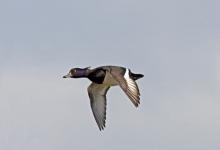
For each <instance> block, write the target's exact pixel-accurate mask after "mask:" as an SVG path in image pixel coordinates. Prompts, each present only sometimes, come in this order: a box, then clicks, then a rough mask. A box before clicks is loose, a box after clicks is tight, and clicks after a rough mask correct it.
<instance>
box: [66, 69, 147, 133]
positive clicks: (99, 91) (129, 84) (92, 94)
mask: <svg viewBox="0 0 220 150" xmlns="http://www.w3.org/2000/svg"><path fill="white" fill-rule="evenodd" d="M142 77H144V75H143V74H136V73H133V72H131V70H130V69H128V68H125V67H121V66H110V65H108V66H100V67H97V68H94V69H91V67H86V68H72V69H70V71H69V72H68V74H67V75H65V76H63V78H88V79H89V80H90V81H91V82H92V83H91V84H90V85H89V86H88V88H87V91H88V96H89V99H90V105H91V109H92V112H93V116H94V118H95V121H96V123H97V125H98V128H99V130H100V131H101V130H104V128H105V126H106V94H107V92H108V90H109V89H110V87H112V86H120V88H121V89H122V90H123V91H124V93H125V94H126V95H127V97H128V98H129V99H130V100H131V102H132V103H133V104H134V106H135V107H138V105H139V104H140V92H139V88H138V85H137V83H136V80H138V79H140V78H142Z"/></svg>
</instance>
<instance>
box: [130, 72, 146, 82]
mask: <svg viewBox="0 0 220 150" xmlns="http://www.w3.org/2000/svg"><path fill="white" fill-rule="evenodd" d="M143 77H144V75H143V74H134V73H132V72H131V78H132V79H133V80H137V79H140V78H143Z"/></svg>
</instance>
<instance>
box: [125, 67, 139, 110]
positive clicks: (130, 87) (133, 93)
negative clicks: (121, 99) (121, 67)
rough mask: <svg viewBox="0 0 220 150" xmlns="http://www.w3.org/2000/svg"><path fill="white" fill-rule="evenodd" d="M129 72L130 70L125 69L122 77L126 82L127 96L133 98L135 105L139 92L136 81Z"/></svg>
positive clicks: (137, 101)
mask: <svg viewBox="0 0 220 150" xmlns="http://www.w3.org/2000/svg"><path fill="white" fill-rule="evenodd" d="M129 72H130V71H129V69H126V71H125V74H124V79H125V81H126V83H127V93H128V96H129V97H130V98H131V99H132V100H134V102H135V103H134V104H135V106H137V105H138V104H139V99H140V98H139V96H140V93H139V90H138V87H137V84H136V82H135V81H134V80H133V79H131V78H130V76H129Z"/></svg>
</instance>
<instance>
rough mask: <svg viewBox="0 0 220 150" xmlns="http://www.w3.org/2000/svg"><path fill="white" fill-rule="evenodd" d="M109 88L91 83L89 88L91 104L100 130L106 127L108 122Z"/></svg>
mask: <svg viewBox="0 0 220 150" xmlns="http://www.w3.org/2000/svg"><path fill="white" fill-rule="evenodd" d="M108 89H109V86H106V85H102V84H96V83H91V84H90V86H89V87H88V94H89V98H90V104H91V108H92V112H93V115H94V117H95V120H96V123H97V125H98V127H99V129H100V130H103V129H104V127H105V120H106V93H107V91H108Z"/></svg>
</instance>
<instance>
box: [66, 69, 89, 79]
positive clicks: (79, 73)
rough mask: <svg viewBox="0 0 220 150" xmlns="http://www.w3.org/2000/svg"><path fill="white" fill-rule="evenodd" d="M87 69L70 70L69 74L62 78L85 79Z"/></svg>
mask: <svg viewBox="0 0 220 150" xmlns="http://www.w3.org/2000/svg"><path fill="white" fill-rule="evenodd" d="M88 70H89V67H86V68H72V69H70V71H69V73H68V74H67V75H65V76H63V78H83V77H87V74H88Z"/></svg>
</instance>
